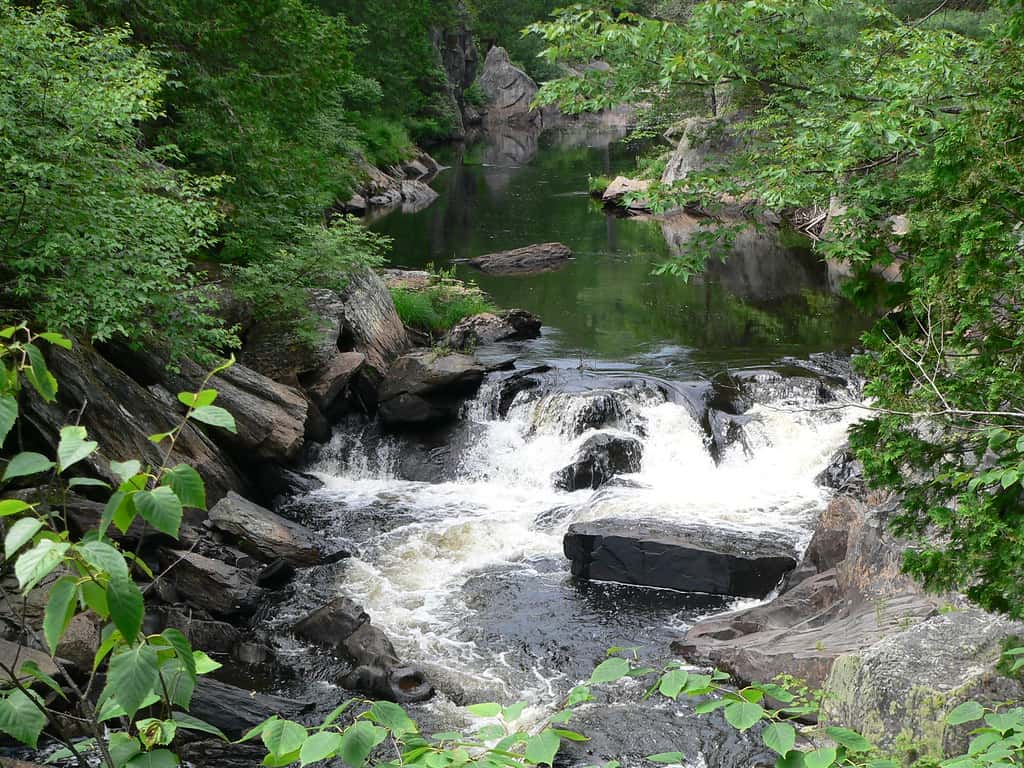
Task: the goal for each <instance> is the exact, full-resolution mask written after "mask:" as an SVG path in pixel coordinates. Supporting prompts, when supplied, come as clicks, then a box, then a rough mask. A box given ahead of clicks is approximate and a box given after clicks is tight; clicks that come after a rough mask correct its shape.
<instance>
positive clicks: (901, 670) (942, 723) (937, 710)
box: [823, 606, 1024, 758]
mask: <svg viewBox="0 0 1024 768" xmlns="http://www.w3.org/2000/svg"><path fill="white" fill-rule="evenodd" d="M883 610H888V607H887V606H885V607H883ZM1022 632H1024V625H1021V624H1020V623H1017V622H1011V621H1009V620H1007V619H1005V618H1002V617H999V616H993V615H991V614H988V613H985V612H984V611H981V610H977V609H967V610H954V611H952V612H949V613H945V614H942V615H939V616H935V617H933V618H931V619H929V620H928V621H925V622H923V623H921V624H918V625H917V626H914V627H911V628H910V629H908V630H906V631H905V632H901V633H898V634H895V635H893V636H892V637H888V638H886V639H884V640H882V641H881V642H878V643H876V644H875V645H872V646H871V647H869V648H865V649H862V650H860V651H857V652H854V653H849V654H846V655H844V656H841V657H839V658H838V659H837V660H836V662H835V664H834V665H833V666H832V672H831V674H830V675H829V677H828V681H827V682H826V684H825V689H824V692H825V697H824V699H823V712H824V715H825V718H826V719H827V720H828V721H829V722H833V723H839V724H842V725H843V726H845V727H848V728H853V729H855V730H857V731H859V732H860V733H862V734H863V735H864V736H865V737H866V738H867V739H868V740H870V741H872V742H873V743H874V744H875V745H876V746H878V747H879V748H881V749H883V750H894V749H906V748H907V747H912V748H913V750H914V751H915V752H916V753H917V754H918V755H920V756H926V755H927V756H930V757H936V758H941V757H945V756H948V755H959V754H964V753H965V752H966V747H967V742H968V733H969V731H970V730H971V729H972V728H975V727H978V725H980V723H972V724H969V725H966V726H959V727H954V726H949V725H947V724H946V715H947V714H948V713H949V712H950V711H951V710H952V709H953V708H954V707H956V706H958V705H959V704H961V703H963V702H965V701H978V702H980V703H981V704H982V705H984V706H989V707H991V706H992V705H994V704H996V703H999V702H1006V701H1010V702H1020V701H1022V700H1024V684H1022V683H1021V681H1020V680H1018V679H1016V678H1013V679H1011V678H1008V677H1006V676H1005V675H1002V674H1000V673H999V672H997V671H996V665H997V664H998V663H999V659H1000V656H1001V653H1002V649H1003V642H1004V641H1005V640H1006V639H1007V638H1008V637H1009V636H1018V637H1019V636H1020V635H1021V633H1022Z"/></svg>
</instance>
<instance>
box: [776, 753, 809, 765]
mask: <svg viewBox="0 0 1024 768" xmlns="http://www.w3.org/2000/svg"><path fill="white" fill-rule="evenodd" d="M775 768H805V766H804V753H803V752H801V751H800V750H798V749H793V750H790V751H789V752H787V753H786V754H785V755H782V756H781V757H779V759H778V760H776V761H775Z"/></svg>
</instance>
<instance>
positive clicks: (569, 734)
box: [551, 728, 590, 741]
mask: <svg viewBox="0 0 1024 768" xmlns="http://www.w3.org/2000/svg"><path fill="white" fill-rule="evenodd" d="M551 730H553V731H554V732H555V733H557V734H558V735H559V736H560V737H561V738H563V739H568V740H569V741H590V739H588V738H587V737H586V736H584V735H583V734H582V733H577V732H576V731H567V730H564V729H562V728H552V729H551Z"/></svg>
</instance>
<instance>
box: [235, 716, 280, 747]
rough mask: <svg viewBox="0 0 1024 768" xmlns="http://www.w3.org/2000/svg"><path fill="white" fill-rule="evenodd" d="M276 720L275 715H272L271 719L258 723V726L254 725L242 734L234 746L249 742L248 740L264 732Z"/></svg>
mask: <svg viewBox="0 0 1024 768" xmlns="http://www.w3.org/2000/svg"><path fill="white" fill-rule="evenodd" d="M278 719H279V718H278V717H277V715H272V716H271V717H269V718H267V719H266V720H264V721H263V722H262V723H259V724H258V725H254V726H253V727H252V728H250V729H249V730H248V731H246V732H245V733H244V734H242V736H241V738H239V739H238V740H237V741H236V742H235V744H244V743H245V742H247V741H249V740H250V739H255V738H256V737H257V736H259V735H260V734H262V733H263V732H264V731H265V730H267V728H269V727H270V725H271V723H275V722H277V720H278Z"/></svg>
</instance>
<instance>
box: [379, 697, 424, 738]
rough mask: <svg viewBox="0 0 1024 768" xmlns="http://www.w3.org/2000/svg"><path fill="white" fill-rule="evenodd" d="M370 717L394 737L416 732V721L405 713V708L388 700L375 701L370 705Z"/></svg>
mask: <svg viewBox="0 0 1024 768" xmlns="http://www.w3.org/2000/svg"><path fill="white" fill-rule="evenodd" d="M370 718H371V719H372V720H373V721H374V722H375V723H377V725H381V726H383V727H385V728H387V729H388V730H389V731H391V733H392V734H394V736H395V737H396V738H399V739H400V738H402V737H403V736H405V735H406V734H410V733H416V732H417V728H416V723H414V722H413V721H412V718H410V717H409V715H407V714H406V712H405V710H404V709H402V708H401V707H400V706H398V705H397V704H394V703H392V702H390V701H375V702H374V703H373V706H372V707H370Z"/></svg>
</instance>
